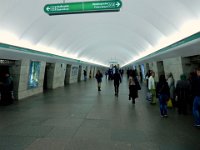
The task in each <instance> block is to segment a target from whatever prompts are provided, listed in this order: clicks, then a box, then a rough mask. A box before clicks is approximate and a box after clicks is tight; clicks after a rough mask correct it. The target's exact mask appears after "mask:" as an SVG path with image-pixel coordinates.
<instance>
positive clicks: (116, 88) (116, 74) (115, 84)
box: [113, 70, 121, 96]
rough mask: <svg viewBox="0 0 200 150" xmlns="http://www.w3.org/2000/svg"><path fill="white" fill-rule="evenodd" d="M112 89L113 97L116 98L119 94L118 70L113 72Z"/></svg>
mask: <svg viewBox="0 0 200 150" xmlns="http://www.w3.org/2000/svg"><path fill="white" fill-rule="evenodd" d="M113 80H114V87H115V96H118V93H119V84H120V83H121V75H120V73H119V71H118V70H116V71H115V74H114V75H113Z"/></svg>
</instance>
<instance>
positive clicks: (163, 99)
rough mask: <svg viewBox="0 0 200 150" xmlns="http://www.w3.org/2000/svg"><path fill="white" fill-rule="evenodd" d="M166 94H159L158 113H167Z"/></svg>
mask: <svg viewBox="0 0 200 150" xmlns="http://www.w3.org/2000/svg"><path fill="white" fill-rule="evenodd" d="M168 98H169V97H168V96H167V95H164V94H159V102H160V114H161V115H162V116H164V115H167V100H168Z"/></svg>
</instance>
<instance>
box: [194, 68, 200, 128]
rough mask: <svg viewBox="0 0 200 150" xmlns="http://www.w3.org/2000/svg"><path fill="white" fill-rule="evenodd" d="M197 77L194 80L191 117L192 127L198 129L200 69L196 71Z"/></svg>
mask: <svg viewBox="0 0 200 150" xmlns="http://www.w3.org/2000/svg"><path fill="white" fill-rule="evenodd" d="M196 74H197V77H196V78H195V80H194V83H193V85H194V87H193V90H194V92H193V93H194V102H193V115H194V121H195V124H194V126H197V127H200V112H199V108H200V67H199V68H198V69H197V71H196Z"/></svg>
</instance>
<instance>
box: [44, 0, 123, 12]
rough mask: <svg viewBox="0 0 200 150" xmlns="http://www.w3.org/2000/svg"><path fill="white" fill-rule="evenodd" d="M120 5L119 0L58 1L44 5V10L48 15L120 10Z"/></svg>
mask: <svg viewBox="0 0 200 150" xmlns="http://www.w3.org/2000/svg"><path fill="white" fill-rule="evenodd" d="M121 6H122V2H121V1H120V0H112V1H111V0H107V1H88V2H73V3H59V4H47V5H45V6H44V12H46V13H47V14H48V15H62V14H73V13H90V12H110V11H120V8H121Z"/></svg>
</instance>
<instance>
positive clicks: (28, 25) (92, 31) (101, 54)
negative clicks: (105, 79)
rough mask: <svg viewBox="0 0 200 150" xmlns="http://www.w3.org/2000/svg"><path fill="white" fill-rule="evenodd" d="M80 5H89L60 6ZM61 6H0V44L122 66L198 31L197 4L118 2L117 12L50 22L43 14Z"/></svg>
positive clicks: (199, 0) (193, 0) (37, 0)
mask: <svg viewBox="0 0 200 150" xmlns="http://www.w3.org/2000/svg"><path fill="white" fill-rule="evenodd" d="M84 1H92V0H65V2H84ZM93 1H94V0H93ZM97 1H98V0H97ZM63 2H64V1H63V0H9V1H8V0H0V35H1V36H0V42H4V43H5V42H6V43H7V44H14V45H17V43H21V45H20V46H24V47H26V44H25V45H23V44H22V43H23V42H20V41H26V42H27V41H28V42H29V46H30V45H31V46H30V47H32V49H35V50H38V51H44V50H42V47H41V46H43V48H44V47H45V48H46V49H45V51H48V50H49V52H50V53H54V54H58V55H63V56H66V57H73V58H76V59H80V60H83V59H84V60H88V61H89V60H92V61H93V62H96V63H100V64H104V65H109V62H111V61H113V60H115V61H117V62H118V63H119V64H120V65H124V64H126V63H128V62H131V61H134V59H135V58H136V57H137V58H138V57H139V56H140V57H143V56H145V54H146V52H147V53H148V51H149V50H150V49H152V50H153V51H156V50H158V49H156V48H157V47H158V45H160V41H162V40H163V39H165V40H170V41H171V42H172V43H173V42H176V41H177V40H180V39H181V38H185V37H187V36H190V35H191V34H194V33H195V32H199V31H200V0H167V1H166V0H122V4H123V5H122V8H121V9H120V11H119V12H102V13H85V14H68V15H56V16H49V15H48V14H46V13H45V12H44V10H43V9H44V6H45V5H46V4H52V3H63ZM191 25H194V27H191ZM190 28H193V30H192V31H191V32H190ZM184 32H187V33H184ZM174 34H177V35H178V38H174V36H173V35H174ZM182 35H183V36H182ZM11 36H15V37H16V38H15V40H13V38H11ZM172 36H173V38H174V41H173V40H171V39H170V38H171V37H172ZM9 39H10V40H9ZM162 42H163V41H162ZM164 43H165V42H164ZM18 46H19V44H18ZM30 47H29V48H30ZM51 49H54V51H51ZM153 51H152V52H153Z"/></svg>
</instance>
